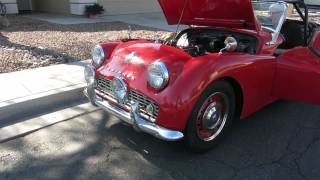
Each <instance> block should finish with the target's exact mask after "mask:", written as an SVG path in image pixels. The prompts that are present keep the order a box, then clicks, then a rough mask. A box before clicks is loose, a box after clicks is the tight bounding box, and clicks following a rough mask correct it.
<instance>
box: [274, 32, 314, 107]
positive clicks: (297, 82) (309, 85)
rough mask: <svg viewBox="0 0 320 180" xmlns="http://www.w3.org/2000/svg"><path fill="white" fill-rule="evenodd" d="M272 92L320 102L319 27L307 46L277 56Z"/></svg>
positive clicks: (297, 99) (292, 97)
mask: <svg viewBox="0 0 320 180" xmlns="http://www.w3.org/2000/svg"><path fill="white" fill-rule="evenodd" d="M273 94H274V96H276V97H278V98H280V99H285V100H293V101H301V102H305V103H312V104H320V29H317V30H315V32H314V34H313V37H312V40H311V42H310V44H309V47H297V48H293V49H291V50H288V51H287V52H285V53H283V54H281V55H280V56H279V57H278V59H277V69H276V76H275V82H274V87H273Z"/></svg>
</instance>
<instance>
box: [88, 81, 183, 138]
mask: <svg viewBox="0 0 320 180" xmlns="http://www.w3.org/2000/svg"><path fill="white" fill-rule="evenodd" d="M84 94H85V95H86V96H87V97H88V99H89V100H90V101H91V103H92V104H94V105H97V106H98V107H100V108H102V109H104V110H106V111H107V112H109V113H111V114H113V115H115V116H117V117H118V118H120V119H121V120H123V121H125V122H127V123H128V124H131V125H132V126H133V127H134V129H136V130H138V131H142V132H145V133H148V134H151V135H153V136H155V137H157V138H159V139H162V140H166V141H177V140H179V139H182V138H183V133H182V132H179V131H173V130H169V129H166V128H164V127H161V126H158V125H156V124H155V123H152V122H149V121H147V120H146V119H144V118H142V117H140V116H139V115H138V110H139V109H138V108H139V103H134V104H133V105H132V106H131V110H130V112H127V111H125V110H123V109H120V108H118V107H116V106H113V105H112V104H110V103H109V102H108V101H106V100H104V99H103V98H101V97H99V96H97V95H96V93H95V90H94V88H93V85H89V86H88V87H87V88H86V89H85V91H84Z"/></svg>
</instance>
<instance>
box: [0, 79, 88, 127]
mask: <svg viewBox="0 0 320 180" xmlns="http://www.w3.org/2000/svg"><path fill="white" fill-rule="evenodd" d="M85 86H86V84H78V85H74V86H70V87H65V88H60V89H58V91H55V90H53V91H49V92H45V93H40V94H36V95H34V96H29V97H28V98H19V99H16V100H14V102H11V103H10V105H6V103H2V104H0V122H1V121H4V122H6V121H10V120H14V119H18V118H20V117H26V116H32V115H34V113H36V112H39V111H41V110H42V109H43V110H45V109H50V108H51V107H57V106H59V105H61V104H68V103H69V104H70V102H74V101H81V100H84V99H85V96H84V95H83V90H84V87H85Z"/></svg>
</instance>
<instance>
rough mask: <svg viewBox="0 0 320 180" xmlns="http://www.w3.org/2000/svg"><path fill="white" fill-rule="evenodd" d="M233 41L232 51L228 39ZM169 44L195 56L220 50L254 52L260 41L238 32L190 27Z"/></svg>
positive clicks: (168, 42)
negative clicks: (228, 47) (228, 46)
mask: <svg viewBox="0 0 320 180" xmlns="http://www.w3.org/2000/svg"><path fill="white" fill-rule="evenodd" d="M230 39H231V41H233V43H235V44H234V45H235V47H234V48H233V49H232V51H230V50H228V49H227V48H226V46H227V42H228V41H230ZM165 44H167V45H171V46H174V47H176V48H179V49H182V50H183V51H185V52H187V53H188V54H190V55H191V56H193V57H197V56H203V55H207V54H210V53H219V52H225V51H227V52H245V53H250V54H254V53H255V52H256V49H257V45H258V41H257V39H256V38H255V37H253V36H250V35H247V34H241V33H236V32H228V31H222V30H213V29H197V28H190V29H186V30H184V31H181V32H180V33H179V34H178V35H177V36H176V37H173V38H171V39H169V40H167V41H166V42H165Z"/></svg>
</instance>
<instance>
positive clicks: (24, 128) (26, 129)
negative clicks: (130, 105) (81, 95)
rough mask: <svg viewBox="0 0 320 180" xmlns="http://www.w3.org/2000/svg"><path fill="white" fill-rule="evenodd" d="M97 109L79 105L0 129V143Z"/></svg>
mask: <svg viewBox="0 0 320 180" xmlns="http://www.w3.org/2000/svg"><path fill="white" fill-rule="evenodd" d="M97 110H98V108H97V107H94V106H92V105H91V104H90V103H85V104H81V105H78V106H74V107H70V108H67V109H63V110H60V111H56V112H52V113H49V114H45V115H42V116H39V117H36V118H33V119H29V120H26V121H22V122H19V123H16V124H13V125H10V126H6V127H2V128H0V143H4V142H7V141H10V140H13V139H16V138H18V137H22V136H26V135H28V134H30V133H33V132H35V131H38V130H41V129H43V128H46V127H49V126H52V125H55V124H57V123H60V122H64V121H67V120H70V119H73V118H76V117H78V116H81V115H84V114H87V113H91V112H94V111H97Z"/></svg>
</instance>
